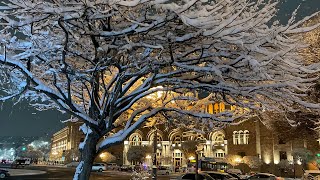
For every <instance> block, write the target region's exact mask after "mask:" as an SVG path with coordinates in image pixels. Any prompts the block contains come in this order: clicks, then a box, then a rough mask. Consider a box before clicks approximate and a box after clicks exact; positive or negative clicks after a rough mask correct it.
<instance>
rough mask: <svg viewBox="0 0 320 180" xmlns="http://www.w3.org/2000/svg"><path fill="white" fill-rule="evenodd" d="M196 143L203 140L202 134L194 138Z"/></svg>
mask: <svg viewBox="0 0 320 180" xmlns="http://www.w3.org/2000/svg"><path fill="white" fill-rule="evenodd" d="M195 140H196V141H201V140H205V138H204V137H203V135H202V134H198V135H197V136H196V138H195Z"/></svg>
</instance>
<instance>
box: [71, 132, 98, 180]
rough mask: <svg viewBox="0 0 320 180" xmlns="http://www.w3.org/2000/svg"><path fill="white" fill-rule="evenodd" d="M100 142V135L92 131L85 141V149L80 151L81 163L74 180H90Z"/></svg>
mask: <svg viewBox="0 0 320 180" xmlns="http://www.w3.org/2000/svg"><path fill="white" fill-rule="evenodd" d="M98 140H99V135H98V134H97V133H96V132H95V131H94V130H92V132H91V133H90V134H88V136H87V138H86V139H85V144H84V146H83V149H81V150H80V152H81V157H80V163H79V165H78V166H77V169H76V172H75V174H74V177H73V179H74V180H88V179H89V177H90V173H91V167H92V164H93V161H94V159H95V157H96V155H97V152H96V145H97V143H98Z"/></svg>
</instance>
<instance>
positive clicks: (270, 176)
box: [248, 173, 280, 180]
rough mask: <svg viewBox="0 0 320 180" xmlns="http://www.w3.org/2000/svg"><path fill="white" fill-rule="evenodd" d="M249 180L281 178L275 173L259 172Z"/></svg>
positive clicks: (276, 179)
mask: <svg viewBox="0 0 320 180" xmlns="http://www.w3.org/2000/svg"><path fill="white" fill-rule="evenodd" d="M248 179H249V180H261V179H263V180H279V179H280V178H278V177H277V176H275V175H273V174H269V173H257V174H255V175H253V176H250V177H249V178H248Z"/></svg>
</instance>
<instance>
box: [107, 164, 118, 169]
mask: <svg viewBox="0 0 320 180" xmlns="http://www.w3.org/2000/svg"><path fill="white" fill-rule="evenodd" d="M107 169H108V170H119V166H118V165H117V164H116V163H108V164H107Z"/></svg>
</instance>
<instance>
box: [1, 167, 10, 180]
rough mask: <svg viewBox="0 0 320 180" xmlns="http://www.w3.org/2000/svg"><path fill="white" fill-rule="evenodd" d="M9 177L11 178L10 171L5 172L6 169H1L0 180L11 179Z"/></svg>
mask: <svg viewBox="0 0 320 180" xmlns="http://www.w3.org/2000/svg"><path fill="white" fill-rule="evenodd" d="M9 176H10V174H9V171H7V170H4V169H0V179H3V178H5V177H9Z"/></svg>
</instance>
